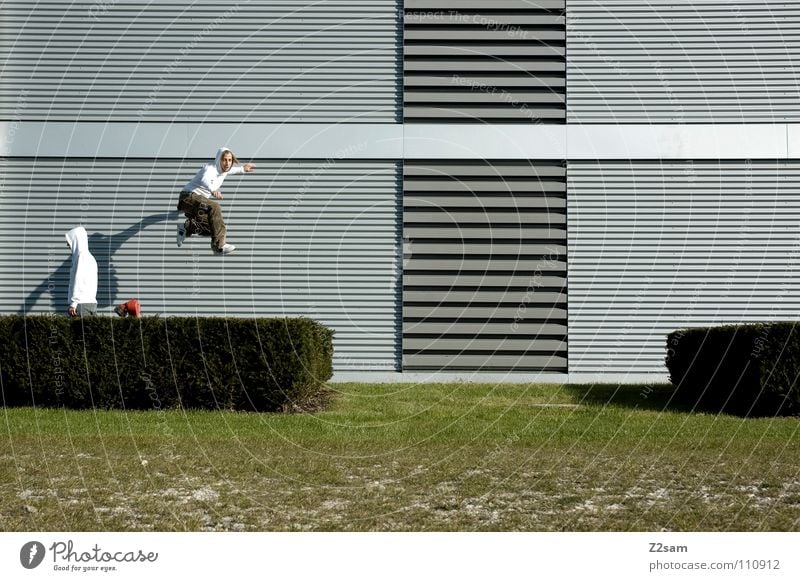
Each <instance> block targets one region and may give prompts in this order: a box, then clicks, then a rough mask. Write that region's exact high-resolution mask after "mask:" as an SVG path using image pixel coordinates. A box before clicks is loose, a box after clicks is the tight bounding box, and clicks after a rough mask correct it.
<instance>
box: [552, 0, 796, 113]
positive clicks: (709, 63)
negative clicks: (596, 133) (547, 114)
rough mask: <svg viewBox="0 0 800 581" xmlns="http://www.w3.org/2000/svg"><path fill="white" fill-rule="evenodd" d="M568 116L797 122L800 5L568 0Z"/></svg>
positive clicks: (754, 0)
mask: <svg viewBox="0 0 800 581" xmlns="http://www.w3.org/2000/svg"><path fill="white" fill-rule="evenodd" d="M567 23H568V24H567V51H568V53H569V62H568V65H567V86H568V87H569V91H568V99H567V119H568V121H570V122H575V123H594V122H596V123H703V122H731V123H743V122H744V123H746V122H782V121H792V122H796V121H798V120H800V81H798V79H799V78H800V75H798V73H800V4H798V3H796V2H783V1H774V0H729V1H721V0H698V1H694V2H675V1H674V0H653V1H650V2H640V1H638V0H614V1H613V2H605V1H601V0H570V2H569V3H568V7H567Z"/></svg>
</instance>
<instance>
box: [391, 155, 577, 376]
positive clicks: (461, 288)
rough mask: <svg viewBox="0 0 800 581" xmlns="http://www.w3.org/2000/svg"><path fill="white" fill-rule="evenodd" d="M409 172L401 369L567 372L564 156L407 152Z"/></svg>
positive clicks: (405, 205) (405, 202)
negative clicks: (435, 156)
mask: <svg viewBox="0 0 800 581" xmlns="http://www.w3.org/2000/svg"><path fill="white" fill-rule="evenodd" d="M403 175H404V180H403V181H404V196H403V236H404V241H403V246H404V258H403V263H404V271H403V369H404V370H406V371H428V370H450V371H549V372H566V370H567V334H566V330H567V327H566V323H567V286H566V252H567V249H566V229H565V228H566V177H565V169H564V164H563V163H559V162H540V161H531V162H525V161H510V162H509V161H493V162H491V163H488V162H481V161H461V160H456V161H439V160H432V161H414V162H411V161H407V162H406V163H405V165H404V171H403Z"/></svg>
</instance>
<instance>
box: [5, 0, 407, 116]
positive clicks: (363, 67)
mask: <svg viewBox="0 0 800 581" xmlns="http://www.w3.org/2000/svg"><path fill="white" fill-rule="evenodd" d="M401 35H402V29H401V22H400V14H399V9H398V1H397V0H326V1H325V2H318V1H314V0H281V2H279V3H278V2H271V1H268V0H253V1H251V2H235V3H224V2H222V3H220V2H216V1H211V0H194V1H192V2H190V3H184V2H157V3H153V2H143V1H132V0H113V1H83V2H81V1H78V2H67V1H57V2H3V4H2V19H0V117H2V118H14V119H17V120H28V119H30V120H45V121H58V120H74V119H80V120H82V121H198V122H217V121H233V122H239V121H242V122H256V121H260V122H284V121H291V122H319V123H324V122H330V123H336V122H398V121H399V120H400V118H401V103H402V101H401V99H402V98H401V96H400V91H401V80H400V66H401V58H402V57H401V54H400V53H401V47H402V39H401Z"/></svg>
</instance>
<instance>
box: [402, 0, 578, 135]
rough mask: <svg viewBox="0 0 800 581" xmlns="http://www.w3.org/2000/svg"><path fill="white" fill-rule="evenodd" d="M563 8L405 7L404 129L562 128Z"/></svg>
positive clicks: (488, 2)
mask: <svg viewBox="0 0 800 581" xmlns="http://www.w3.org/2000/svg"><path fill="white" fill-rule="evenodd" d="M565 22H566V21H565V17H564V2H563V1H556V2H550V1H541V2H522V1H519V2H511V1H508V2H504V1H497V0H483V1H482V2H481V1H475V2H456V1H454V0H431V1H425V2H406V3H405V19H404V29H403V30H404V32H403V43H404V58H403V77H404V84H405V91H404V93H403V99H404V111H403V117H404V120H405V121H406V122H421V123H429V122H435V121H448V122H459V123H484V122H495V123H497V122H507V123H508V122H513V123H523V124H525V123H550V124H554V123H563V122H564V120H565V116H566V115H565V76H566V64H565V59H566V54H565V44H566V31H565Z"/></svg>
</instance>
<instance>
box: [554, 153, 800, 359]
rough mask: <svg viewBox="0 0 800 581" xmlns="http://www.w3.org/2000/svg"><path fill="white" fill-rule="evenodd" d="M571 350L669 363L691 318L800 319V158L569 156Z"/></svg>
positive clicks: (581, 355)
mask: <svg viewBox="0 0 800 581" xmlns="http://www.w3.org/2000/svg"><path fill="white" fill-rule="evenodd" d="M568 186H569V200H570V203H569V292H570V304H569V339H570V340H569V361H570V372H576V373H660V374H666V367H665V365H664V358H665V356H666V336H667V334H668V333H669V332H670V331H673V330H676V329H681V328H685V327H689V326H704V325H721V324H728V323H744V322H753V323H755V322H759V321H774V320H797V319H798V313H800V262H798V256H800V235H798V226H797V225H798V223H800V193H799V192H800V163H798V162H797V161H790V162H786V161H780V162H775V161H753V162H747V161H744V160H739V161H703V162H694V163H692V162H688V161H686V162H679V161H676V162H672V161H670V162H667V161H663V162H639V161H636V162H599V163H597V162H570V163H569V167H568Z"/></svg>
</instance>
